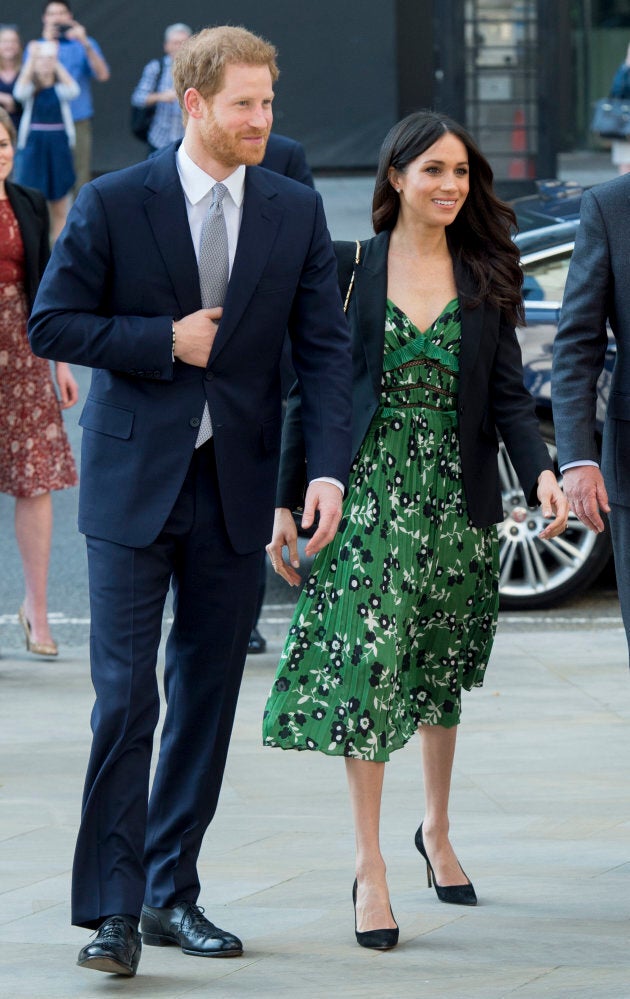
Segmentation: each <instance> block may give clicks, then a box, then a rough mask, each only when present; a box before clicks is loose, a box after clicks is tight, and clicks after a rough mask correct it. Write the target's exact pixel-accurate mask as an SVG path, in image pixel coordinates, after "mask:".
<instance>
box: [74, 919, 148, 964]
mask: <svg viewBox="0 0 630 999" xmlns="http://www.w3.org/2000/svg"><path fill="white" fill-rule="evenodd" d="M141 952H142V941H141V939H140V934H139V933H138V931H137V930H136V929H135V928H134V927H133V926H132V925H131V923H129V922H127V920H126V919H124V918H123V917H122V916H110V917H109V919H106V920H105V921H104V922H103V923H101V925H100V926H99V928H98V930H97V931H96V936H95V938H94V940H93V941H92V943H89V944H87V945H86V946H85V947H84V948H83V949H82V950H81V951H79V957H78V958H77V964H78V965H79V966H80V967H81V968H91V969H92V971H107V972H109V974H110V975H126V976H127V977H128V978H131V977H132V976H133V975H135V973H136V971H137V969H138V962H139V961H140V954H141Z"/></svg>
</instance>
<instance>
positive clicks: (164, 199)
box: [145, 147, 201, 318]
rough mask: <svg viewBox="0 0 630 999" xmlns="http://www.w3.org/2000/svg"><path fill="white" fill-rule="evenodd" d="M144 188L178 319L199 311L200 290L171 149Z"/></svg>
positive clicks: (157, 160) (153, 168)
mask: <svg viewBox="0 0 630 999" xmlns="http://www.w3.org/2000/svg"><path fill="white" fill-rule="evenodd" d="M145 187H146V188H147V199H146V201H145V210H146V213H147V217H148V219H149V224H150V226H151V228H152V230H153V234H154V236H155V240H156V242H157V244H158V246H159V249H160V253H161V254H162V258H163V260H164V264H165V266H166V269H167V271H168V274H169V277H170V279H171V283H172V285H173V291H174V294H175V297H176V299H177V302H178V305H179V309H180V317H181V316H187V315H189V314H190V313H191V312H196V311H197V310H198V309H200V308H201V290H200V288H199V270H198V268H197V258H196V256H195V249H194V247H193V243H192V239H191V236H190V226H189V224H188V214H187V212H186V197H185V195H184V191H183V188H182V185H181V182H180V180H179V174H178V172H177V166H176V163H175V148H174V147H173V148H172V150H171V151H170V153H169V154H163V155H161V156H156V157H155V159H154V160H153V161H152V163H151V169H150V170H149V173H148V175H147V179H146V181H145ZM175 318H179V317H175Z"/></svg>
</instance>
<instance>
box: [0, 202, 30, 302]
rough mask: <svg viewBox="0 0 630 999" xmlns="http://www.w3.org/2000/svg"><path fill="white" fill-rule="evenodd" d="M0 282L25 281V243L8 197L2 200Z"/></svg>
mask: <svg viewBox="0 0 630 999" xmlns="http://www.w3.org/2000/svg"><path fill="white" fill-rule="evenodd" d="M0 246H2V253H1V254H0V283H3V284H17V283H18V282H23V281H24V276H25V271H24V243H23V242H22V235H21V233H20V227H19V225H18V221H17V219H16V217H15V213H14V211H13V209H12V207H11V202H10V201H9V199H8V198H3V199H1V200H0Z"/></svg>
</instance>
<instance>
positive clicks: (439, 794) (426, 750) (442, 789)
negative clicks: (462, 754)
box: [419, 725, 468, 887]
mask: <svg viewBox="0 0 630 999" xmlns="http://www.w3.org/2000/svg"><path fill="white" fill-rule="evenodd" d="M419 731H420V745H421V748H422V770H423V774H424V797H425V804H426V809H425V816H424V820H423V823H422V838H423V840H424V846H425V849H426V851H427V855H428V857H429V860H430V861H431V864H432V866H433V870H434V872H435V877H436V879H437V883H438V884H439V885H441V886H442V887H444V886H447V885H465V884H467V883H468V878H467V877H466V875H465V874H464V872H463V871H462V869H461V867H460V865H459V862H458V860H457V857H456V856H455V852H454V850H453V847H452V846H451V844H450V841H449V838H448V831H449V818H448V802H449V797H450V793H451V775H452V773H453V760H454V758H455V743H456V741H457V726H456V725H455V726H453V727H452V728H444V727H442V726H441V725H420V726H419Z"/></svg>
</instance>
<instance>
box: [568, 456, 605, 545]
mask: <svg viewBox="0 0 630 999" xmlns="http://www.w3.org/2000/svg"><path fill="white" fill-rule="evenodd" d="M562 485H563V488H564V492H565V494H566V497H567V499H568V501H569V506H570V507H571V509H572V510H573V512H574V514H575V515H576V517H579V519H580V520H581V521H582V523H583V524H585V525H586V527H588V528H589V529H590V530H591V531H595V533H596V534H601V533H602V531H603V530H604V521H603V520H602V518H601V515H600V510H603V511H604V513H610V506H609V504H608V493H607V492H606V486H605V485H604V477H603V475H602V473H601V472H600V470H599V468H596V467H595V465H575V466H574V467H573V468H567V469H566V471H565V472H563V473H562Z"/></svg>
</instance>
